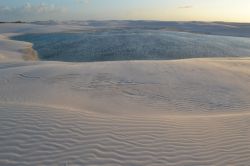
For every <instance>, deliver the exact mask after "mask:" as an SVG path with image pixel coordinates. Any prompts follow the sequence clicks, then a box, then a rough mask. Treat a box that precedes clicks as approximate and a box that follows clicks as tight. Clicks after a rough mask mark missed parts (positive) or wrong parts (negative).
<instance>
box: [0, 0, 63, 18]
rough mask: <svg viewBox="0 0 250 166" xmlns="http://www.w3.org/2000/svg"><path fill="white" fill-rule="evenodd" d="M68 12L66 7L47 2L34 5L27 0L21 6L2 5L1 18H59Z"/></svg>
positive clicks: (0, 8)
mask: <svg viewBox="0 0 250 166" xmlns="http://www.w3.org/2000/svg"><path fill="white" fill-rule="evenodd" d="M67 12H68V9H67V8H66V7H61V6H56V5H54V4H46V3H40V4H38V5H33V4H31V3H29V2H27V3H25V4H24V5H23V6H21V7H8V6H0V20H1V21H5V20H7V21H9V20H36V19H38V20H39V19H51V17H55V18H59V17H61V16H62V15H63V14H65V13H67Z"/></svg>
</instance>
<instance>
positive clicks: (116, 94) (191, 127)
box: [0, 25, 250, 166]
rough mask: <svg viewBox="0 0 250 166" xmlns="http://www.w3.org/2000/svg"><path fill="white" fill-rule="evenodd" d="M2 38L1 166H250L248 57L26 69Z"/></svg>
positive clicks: (16, 49) (16, 46)
mask: <svg viewBox="0 0 250 166" xmlns="http://www.w3.org/2000/svg"><path fill="white" fill-rule="evenodd" d="M9 26H11V25H9ZM32 26H33V25H32ZM0 27H1V25H0ZM28 27H29V26H28ZM1 29H4V28H0V32H2V34H3V36H2V37H1V39H0V54H1V55H2V57H3V58H2V59H4V60H2V62H1V63H0V165H4V166H5V165H70V166H71V165H91V166H92V165H107V166H110V165H127V166H145V165H148V166H152V165H180V166H182V165H185V166H186V165H190V166H194V165H222V166H224V165H249V164H250V58H233V59H226V58H221V59H220V58H218V59H190V60H176V61H131V62H98V63H63V62H39V61H34V62H27V61H22V60H21V58H20V57H23V55H25V54H24V53H23V51H20V50H23V49H26V48H27V47H29V48H30V47H31V46H32V45H31V44H30V43H25V42H14V41H10V40H8V39H6V38H5V37H4V36H6V33H10V32H6V31H4V32H3V30H2V31H1ZM13 29H14V30H13ZM13 29H12V31H13V32H14V33H16V31H17V30H18V29H20V27H16V29H15V28H13ZM22 33H25V31H23V32H22ZM6 43H7V44H6ZM13 59H15V61H14V62H13ZM18 59H19V60H18Z"/></svg>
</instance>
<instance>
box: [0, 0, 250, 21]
mask: <svg viewBox="0 0 250 166" xmlns="http://www.w3.org/2000/svg"><path fill="white" fill-rule="evenodd" d="M49 19H52V20H72V19H73V20H90V19H95V20H103V19H104V20H110V19H116V20H123V19H131V20H137V19H139V20H167V21H173V20H176V21H193V20H196V21H236V22H250V0H27V1H26V0H0V21H13V20H26V21H32V20H49Z"/></svg>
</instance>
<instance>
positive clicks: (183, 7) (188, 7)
mask: <svg viewBox="0 0 250 166" xmlns="http://www.w3.org/2000/svg"><path fill="white" fill-rule="evenodd" d="M178 8H179V9H190V8H193V6H192V5H184V6H179V7H178Z"/></svg>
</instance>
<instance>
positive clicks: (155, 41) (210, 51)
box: [14, 29, 250, 62]
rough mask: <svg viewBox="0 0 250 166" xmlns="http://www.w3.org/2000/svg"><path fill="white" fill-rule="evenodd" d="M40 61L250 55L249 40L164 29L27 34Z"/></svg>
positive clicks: (25, 38)
mask: <svg viewBox="0 0 250 166" xmlns="http://www.w3.org/2000/svg"><path fill="white" fill-rule="evenodd" d="M14 39H16V40H23V41H28V42H32V43H34V48H35V49H36V50H37V51H38V53H39V57H40V58H41V59H42V60H57V61H70V62H84V61H115V60H164V59H182V58H196V57H225V56H230V57H235V56H250V39H249V38H240V37H226V36H212V35H201V34H192V33H183V32H169V31H163V30H134V29H120V30H117V29H116V30H102V31H95V32H79V33H51V34H27V35H22V36H17V37H14Z"/></svg>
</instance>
